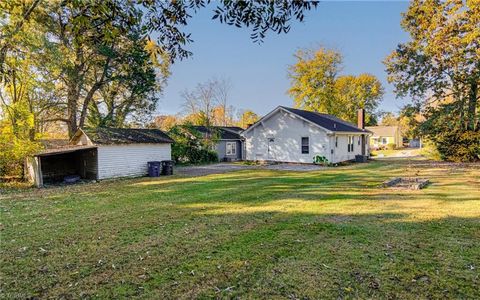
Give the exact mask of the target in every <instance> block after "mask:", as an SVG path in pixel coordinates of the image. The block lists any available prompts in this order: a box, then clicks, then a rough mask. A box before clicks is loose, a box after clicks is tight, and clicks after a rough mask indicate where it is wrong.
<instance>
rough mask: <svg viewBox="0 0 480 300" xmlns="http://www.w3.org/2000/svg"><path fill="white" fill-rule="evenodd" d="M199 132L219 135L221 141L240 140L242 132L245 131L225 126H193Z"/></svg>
mask: <svg viewBox="0 0 480 300" xmlns="http://www.w3.org/2000/svg"><path fill="white" fill-rule="evenodd" d="M193 128H195V129H196V130H197V131H198V132H200V133H202V134H203V135H205V134H207V133H208V134H212V133H218V134H219V138H220V139H221V140H240V139H241V138H242V137H241V136H240V134H239V133H240V132H241V131H243V129H242V128H240V127H223V126H211V127H206V126H193Z"/></svg>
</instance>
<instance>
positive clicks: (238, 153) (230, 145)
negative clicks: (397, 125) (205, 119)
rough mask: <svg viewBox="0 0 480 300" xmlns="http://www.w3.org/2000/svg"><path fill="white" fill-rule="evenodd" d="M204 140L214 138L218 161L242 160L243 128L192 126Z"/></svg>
mask: <svg viewBox="0 0 480 300" xmlns="http://www.w3.org/2000/svg"><path fill="white" fill-rule="evenodd" d="M193 128H194V129H195V130H197V131H198V132H200V133H201V134H202V135H203V136H204V137H205V138H215V139H216V144H215V148H214V150H215V151H216V152H217V155H218V159H219V160H220V161H236V160H242V159H243V153H244V151H243V138H242V136H241V135H240V132H242V131H243V128H240V127H234V126H209V127H206V126H193Z"/></svg>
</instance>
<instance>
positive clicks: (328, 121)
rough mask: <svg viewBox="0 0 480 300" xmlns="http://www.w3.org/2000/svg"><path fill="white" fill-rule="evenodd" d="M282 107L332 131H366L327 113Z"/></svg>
mask: <svg viewBox="0 0 480 300" xmlns="http://www.w3.org/2000/svg"><path fill="white" fill-rule="evenodd" d="M281 107H282V108H283V109H285V110H287V111H289V112H291V113H294V114H296V115H298V116H300V117H302V118H304V119H306V120H308V121H310V122H312V123H315V124H317V125H318V126H321V127H323V128H325V129H327V130H330V131H333V132H342V131H343V132H368V131H367V130H365V129H361V128H358V127H357V126H355V125H354V124H352V123H349V122H347V121H344V120H342V119H340V118H337V117H335V116H332V115H329V114H323V113H318V112H314V111H307V110H301V109H296V108H291V107H285V106H281Z"/></svg>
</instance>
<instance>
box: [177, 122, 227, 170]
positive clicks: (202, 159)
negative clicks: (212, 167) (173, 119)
mask: <svg viewBox="0 0 480 300" xmlns="http://www.w3.org/2000/svg"><path fill="white" fill-rule="evenodd" d="M168 134H169V136H170V137H171V138H172V139H173V140H174V141H175V142H174V143H173V144H172V159H173V160H174V161H175V163H190V164H201V163H211V162H218V155H217V153H216V152H215V151H213V150H212V145H211V143H210V141H208V140H205V139H204V138H203V136H202V135H201V133H200V132H198V131H197V130H195V129H194V128H193V127H192V126H190V125H181V126H174V127H172V129H171V130H170V131H169V133H168Z"/></svg>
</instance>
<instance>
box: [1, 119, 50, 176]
mask: <svg viewBox="0 0 480 300" xmlns="http://www.w3.org/2000/svg"><path fill="white" fill-rule="evenodd" d="M39 150H41V145H40V144H39V143H38V142H34V141H30V140H29V139H20V138H17V137H16V136H15V135H14V134H13V132H12V130H11V127H9V126H1V124H0V177H4V176H5V177H17V178H22V177H23V165H24V162H25V158H26V157H28V156H30V155H32V154H33V153H35V152H37V151H39Z"/></svg>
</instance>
